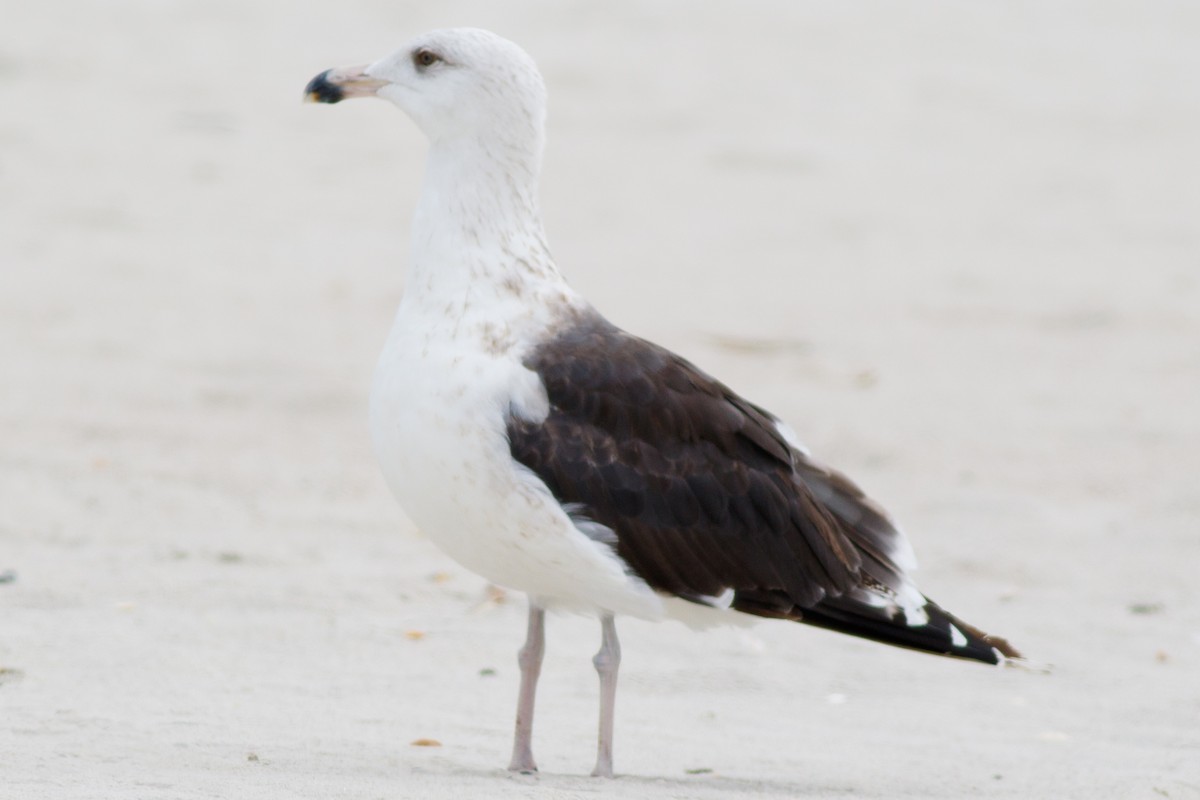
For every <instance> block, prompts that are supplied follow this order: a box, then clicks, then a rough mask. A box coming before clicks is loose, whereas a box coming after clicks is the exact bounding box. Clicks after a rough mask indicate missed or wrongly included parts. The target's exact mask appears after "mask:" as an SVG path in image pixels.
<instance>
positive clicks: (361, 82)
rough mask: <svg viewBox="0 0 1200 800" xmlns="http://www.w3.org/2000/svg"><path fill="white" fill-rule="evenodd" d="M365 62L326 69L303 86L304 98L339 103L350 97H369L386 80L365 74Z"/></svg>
mask: <svg viewBox="0 0 1200 800" xmlns="http://www.w3.org/2000/svg"><path fill="white" fill-rule="evenodd" d="M367 66H368V65H366V64H364V65H362V66H359V67H337V68H336V69H327V70H325V71H324V72H322V73H321V74H320V75H318V76H317V77H315V78H313V79H312V80H311V81H309V82H308V86H305V87H304V99H305V101H306V102H309V103H340V102H341V101H342V100H348V99H350V98H351V97H370V96H372V95H373V94H375V93H376V92H377V91H379V90H380V89H381V88H383V87H384V86H386V85H387V81H381V80H379V79H378V78H372V77H371V76H369V75H367Z"/></svg>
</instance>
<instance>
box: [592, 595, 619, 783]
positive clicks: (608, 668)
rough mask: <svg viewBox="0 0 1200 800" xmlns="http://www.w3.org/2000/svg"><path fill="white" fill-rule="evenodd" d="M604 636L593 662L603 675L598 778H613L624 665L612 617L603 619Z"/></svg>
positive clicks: (610, 615)
mask: <svg viewBox="0 0 1200 800" xmlns="http://www.w3.org/2000/svg"><path fill="white" fill-rule="evenodd" d="M600 627H601V630H602V631H603V636H602V639H601V642H600V652H598V653H596V656H595V658H593V659H592V663H593V664H595V665H596V672H598V673H599V674H600V746H599V749H598V750H597V752H596V768H595V769H594V770H592V775H593V776H594V777H597V778H611V777H612V776H613V711H614V708H613V707H614V706H615V705H616V702H617V667H619V666H621V643H620V642H618V641H617V625H616V623H615V622H613V617H612V614H605V615H604V616H603V617H601V618H600Z"/></svg>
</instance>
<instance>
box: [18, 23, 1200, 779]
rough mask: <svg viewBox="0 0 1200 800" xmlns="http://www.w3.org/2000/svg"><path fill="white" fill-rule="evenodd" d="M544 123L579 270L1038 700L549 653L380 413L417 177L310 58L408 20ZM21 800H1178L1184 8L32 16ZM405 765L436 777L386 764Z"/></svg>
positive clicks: (584, 635)
mask: <svg viewBox="0 0 1200 800" xmlns="http://www.w3.org/2000/svg"><path fill="white" fill-rule="evenodd" d="M459 24H473V25H479V26H483V27H488V28H492V29H494V30H496V31H497V32H499V33H501V34H503V35H506V36H508V37H509V38H512V39H514V40H516V41H517V42H519V43H520V44H522V45H523V46H524V47H525V48H526V49H527V50H529V51H530V52H531V53H532V54H533V55H534V57H535V58H536V59H537V60H538V61H539V63H540V64H541V67H542V69H543V72H544V73H545V76H546V80H547V83H548V85H549V89H550V94H551V110H550V120H549V136H550V139H549V148H548V152H547V158H546V168H545V180H544V192H543V205H544V208H545V213H546V218H547V227H548V232H549V235H550V239H551V244H552V246H553V247H554V250H555V253H556V255H557V257H558V260H559V263H560V265H561V266H562V268H563V269H564V271H565V272H566V273H567V274H568V277H569V278H570V279H571V280H572V281H573V283H574V284H575V285H576V286H577V287H578V288H580V289H581V290H582V291H583V292H584V293H585V294H587V295H588V296H590V297H591V298H592V299H593V301H594V302H595V303H596V305H597V306H598V307H599V308H600V309H601V310H603V311H605V312H606V313H607V314H608V315H610V316H611V317H612V318H613V319H614V320H615V321H617V322H618V323H620V324H622V325H624V326H625V327H627V328H630V329H632V330H634V331H636V332H638V333H640V334H642V335H645V336H648V337H651V338H653V339H656V340H658V341H660V342H662V343H664V344H666V345H668V346H671V347H673V348H675V349H677V350H679V351H681V352H683V353H684V354H685V355H687V356H689V357H690V358H691V359H693V360H694V361H696V362H698V363H699V364H700V365H701V366H703V367H705V368H706V369H708V370H709V371H711V372H714V373H716V374H717V375H719V376H720V377H722V378H723V379H724V380H725V381H726V382H728V383H730V384H731V385H733V386H734V387H735V388H736V389H738V390H739V391H741V392H743V393H745V394H747V395H749V396H750V397H751V398H753V399H755V400H756V401H757V402H759V403H761V404H763V405H766V406H767V407H769V408H771V409H772V410H774V411H775V412H776V413H778V414H780V415H781V416H783V417H784V418H785V419H787V420H788V421H790V422H791V424H792V425H793V426H794V427H795V428H796V429H797V431H798V432H799V434H800V436H801V437H802V438H803V439H804V440H805V441H806V442H807V443H808V444H809V446H810V447H811V448H812V449H813V450H814V451H815V452H816V453H817V454H819V455H820V456H821V457H822V458H824V459H825V460H827V461H829V462H831V463H834V464H837V465H839V466H841V467H842V468H843V469H845V470H846V471H847V472H849V474H851V475H852V476H854V477H855V478H856V479H857V480H859V482H860V483H862V484H863V485H864V486H865V487H867V488H868V490H869V491H870V492H871V493H872V494H873V495H874V496H875V497H877V498H878V499H879V500H881V501H882V502H883V503H884V504H885V505H886V506H888V507H889V508H890V509H891V510H892V512H893V513H894V514H895V515H896V516H897V517H898V518H899V520H900V521H901V522H902V523H903V524H904V526H905V527H906V529H907V530H908V532H909V535H910V537H911V538H912V539H913V541H914V544H915V546H916V549H917V552H918V555H919V556H920V558H921V563H922V571H921V573H920V579H921V583H922V587H923V588H924V589H925V591H926V593H927V594H929V595H930V596H932V597H934V598H935V599H937V600H939V601H940V602H941V603H943V604H944V605H946V606H947V607H948V608H951V609H953V610H954V611H955V612H956V613H958V614H960V615H961V616H963V617H964V618H965V619H968V620H970V621H972V622H974V623H976V624H978V625H980V626H982V627H984V628H985V629H988V630H991V631H994V632H996V633H999V634H1002V635H1005V636H1008V637H1010V638H1011V640H1012V641H1013V642H1014V643H1016V644H1018V645H1019V646H1020V647H1022V648H1023V649H1024V650H1025V651H1026V652H1027V653H1028V654H1029V655H1030V656H1032V657H1034V658H1036V659H1038V660H1040V661H1046V662H1052V663H1054V664H1055V665H1056V671H1055V673H1054V674H1053V675H1051V676H1040V675H1030V674H1021V673H1017V672H1015V671H998V670H992V669H987V668H984V667H981V666H976V665H973V664H963V663H955V662H950V661H944V660H939V659H935V658H930V657H926V656H921V655H918V654H913V653H908V652H902V651H896V650H892V649H889V648H885V647H882V646H878V645H872V644H869V643H864V642H860V641H856V640H852V639H849V638H845V637H838V636H835V635H831V634H827V633H824V632H821V631H816V630H811V629H807V628H804V627H802V626H798V625H788V624H783V623H776V624H771V623H764V624H761V625H758V626H756V627H754V628H751V629H750V630H748V631H741V630H719V631H714V632H711V633H706V634H696V633H693V632H691V631H688V630H687V629H685V628H682V627H679V626H676V625H661V626H653V625H648V624H643V623H638V622H631V621H625V622H623V623H621V624H620V630H621V634H622V641H623V645H624V652H625V660H624V663H623V664H622V676H621V690H620V693H619V695H618V716H617V740H616V751H617V752H616V757H617V762H616V763H617V769H618V771H619V772H620V773H621V777H620V778H619V779H618V780H617V781H616V782H615V783H613V784H608V783H604V782H596V781H593V780H590V779H587V778H585V777H582V776H584V775H586V773H587V771H588V770H590V768H591V765H592V760H593V753H594V737H595V732H594V728H595V714H596V680H595V674H594V672H593V670H592V666H591V663H590V657H591V655H592V653H593V652H594V650H595V648H596V646H597V644H598V641H599V632H598V626H596V625H595V623H594V622H593V621H590V620H587V619H585V618H576V617H564V618H553V619H552V620H551V622H550V630H549V653H548V657H547V663H546V667H545V670H544V673H543V679H542V684H541V694H540V703H539V708H538V719H537V727H536V732H535V736H536V740H535V745H536V749H535V751H536V753H537V756H538V759H539V761H540V764H541V767H542V770H543V774H542V775H541V776H540V778H539V779H537V780H529V779H526V780H522V779H516V780H514V779H510V778H509V777H507V774H506V773H505V772H504V771H503V767H504V766H505V764H506V763H507V757H508V749H509V746H510V734H511V725H512V714H513V709H514V703H515V697H516V689H517V669H516V664H515V651H516V649H517V647H518V646H519V644H520V640H521V638H522V636H523V631H524V627H523V626H524V602H523V599H522V598H520V597H519V596H509V597H508V598H507V599H506V600H504V601H502V602H494V601H490V600H488V597H487V595H486V593H485V586H484V584H483V582H482V581H481V580H479V579H477V578H476V577H474V576H472V575H471V574H469V573H466V572H465V571H463V570H461V569H459V568H458V567H456V566H455V565H454V564H452V563H451V562H449V561H448V560H447V559H446V558H444V557H443V556H441V555H440V554H439V553H438V552H437V551H436V550H435V549H434V548H433V547H432V546H431V545H430V544H429V543H428V542H427V541H425V540H424V539H423V538H422V537H421V536H420V534H419V533H418V532H417V531H415V530H413V528H412V526H411V525H410V524H409V523H408V522H407V521H406V520H405V519H404V517H403V515H402V513H401V511H400V510H399V509H398V508H397V507H396V505H395V504H394V502H393V501H392V499H391V497H390V496H389V495H388V493H387V491H386V489H385V487H384V485H383V483H382V480H381V478H380V477H379V475H378V473H377V471H376V467H375V464H374V461H373V458H372V456H371V454H370V452H369V445H368V440H367V434H366V425H365V408H366V392H367V388H368V384H369V380H370V375H371V371H372V368H373V365H374V360H375V357H376V355H377V352H378V348H379V347H380V345H381V343H382V340H383V337H384V334H385V332H386V329H387V327H388V325H389V323H390V320H391V316H392V313H393V309H394V307H395V305H396V303H397V301H398V298H399V296H400V293H401V291H402V283H403V277H404V270H405V255H406V252H407V229H408V217H409V214H410V212H411V209H412V206H413V203H414V201H415V198H416V193H417V187H418V180H419V176H420V171H421V166H422V161H423V157H424V150H425V148H424V143H423V141H422V140H421V139H420V137H419V135H418V133H417V132H416V130H415V128H414V127H413V126H412V125H411V124H410V123H409V122H408V120H406V119H405V118H404V117H403V116H402V115H401V114H400V113H399V112H398V111H396V110H395V109H394V108H392V107H390V106H388V105H387V104H385V103H382V102H375V103H372V102H355V103H348V104H345V105H341V106H337V107H323V106H322V107H317V106H304V105H301V103H300V95H301V89H302V87H303V86H304V84H305V83H306V82H307V80H308V79H309V78H310V77H312V76H313V75H314V74H316V73H317V72H319V71H320V70H322V69H324V68H326V67H329V66H334V65H338V64H347V63H360V62H363V61H370V60H373V59H375V58H377V57H379V56H381V55H383V54H385V53H387V52H389V51H391V50H392V49H394V48H395V47H397V46H398V45H399V44H401V43H402V42H403V41H405V40H406V39H407V38H408V37H410V36H412V35H414V34H417V33H420V32H422V31H424V30H426V29H429V28H432V27H441V26H447V25H459ZM0 109H3V111H2V112H0V114H2V116H0V369H2V370H3V372H2V378H3V383H2V391H0V575H3V574H4V573H5V571H6V570H11V571H12V572H13V573H14V575H10V576H9V577H15V580H12V581H9V582H3V583H0V797H3V798H5V800H8V798H12V800H24V799H25V798H209V797H212V798H343V797H345V798H417V797H420V798H461V797H480V798H492V797H533V798H558V797H564V798H570V797H585V796H586V797H592V796H600V795H609V796H622V797H648V798H724V797H739V798H751V797H804V798H846V797H855V798H858V797H868V798H962V797H968V796H977V797H988V798H992V797H995V798H1001V797H1003V798H1031V797H1033V798H1068V797H1069V798H1114V799H1115V798H1122V799H1125V798H1151V799H1152V800H1154V799H1156V798H1160V797H1168V798H1197V797H1200V588H1198V586H1197V580H1196V575H1197V570H1198V568H1200V486H1198V476H1200V413H1198V411H1197V409H1198V408H1200V8H1198V7H1197V6H1196V5H1195V4H1191V3H1186V2H1145V3H1135V2H1124V3H1117V2H1040V1H1034V0H1028V1H1024V2H1011V3H1003V4H999V3H997V4H984V3H924V4H894V3H861V4H858V3H855V4H850V3H843V2H835V1H834V0H823V1H822V2H809V3H794V2H784V1H783V0H775V1H774V2H767V1H765V0H763V1H762V2H754V3H732V2H724V3H689V2H684V1H683V0H675V1H673V2H665V1H663V0H654V2H632V1H631V0H626V1H625V2H612V3H604V4H600V3H584V2H563V3H550V2H544V3H503V4H500V3H484V2H481V1H480V2H444V3H405V2H398V1H392V2H381V1H380V0H349V1H348V2H339V3H325V4H315V3H310V4H304V5H303V6H302V5H300V4H284V3H272V2H267V0H238V2H233V0H180V1H179V2H151V1H150V0H144V1H143V2H134V1H132V0H105V2H83V0H64V2H59V3H53V4H52V3H25V4H20V3H9V4H8V7H7V8H6V11H5V14H4V25H3V26H2V27H0ZM423 737H424V738H432V739H436V740H438V741H440V742H441V745H442V746H441V747H436V748H435V747H415V746H412V745H410V742H412V741H414V740H416V739H419V738H423Z"/></svg>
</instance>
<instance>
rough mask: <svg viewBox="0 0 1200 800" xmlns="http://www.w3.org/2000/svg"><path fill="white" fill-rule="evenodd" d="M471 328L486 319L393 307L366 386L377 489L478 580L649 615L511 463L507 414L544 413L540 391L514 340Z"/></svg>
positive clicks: (653, 603)
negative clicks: (380, 477)
mask: <svg viewBox="0 0 1200 800" xmlns="http://www.w3.org/2000/svg"><path fill="white" fill-rule="evenodd" d="M485 329H486V330H485ZM481 332H484V333H487V334H488V335H492V336H494V334H495V330H494V326H483V327H481V326H478V325H477V326H475V327H472V325H471V324H470V321H469V320H465V319H463V318H459V319H458V320H456V322H455V323H453V324H451V323H449V322H448V321H447V320H446V319H445V318H444V317H442V318H434V317H433V316H426V315H423V314H421V313H419V312H415V311H413V310H411V309H405V308H404V307H403V306H402V308H401V311H400V313H399V314H398V315H397V318H396V322H395V324H394V326H393V328H392V332H391V334H390V335H389V337H388V341H387V344H386V346H385V347H384V351H383V354H382V355H381V357H380V360H379V365H378V368H377V370H376V373H375V380H374V385H373V387H372V390H371V403H370V425H371V438H372V442H373V444H374V447H375V452H376V456H377V457H378V459H379V462H380V465H381V467H382V469H383V473H384V477H385V478H386V480H387V482H388V485H389V486H390V487H391V489H392V491H393V492H394V493H395V495H396V497H397V498H398V499H399V501H400V504H401V506H402V507H403V508H404V510H405V512H406V513H407V514H408V515H409V517H410V518H411V519H412V520H413V522H415V523H416V525H417V527H418V528H420V529H421V531H422V532H423V533H425V535H427V536H428V537H429V538H430V539H431V540H432V541H433V542H434V543H435V544H437V545H438V546H439V547H440V548H442V549H443V550H444V551H445V552H446V553H447V554H448V555H450V556H451V557H452V558H454V559H455V560H456V561H458V562H459V563H461V564H462V565H463V566H465V567H467V568H468V569H470V570H472V571H473V572H476V573H478V574H480V575H482V576H483V577H485V578H487V579H488V580H489V581H492V582H494V583H496V584H499V585H502V586H506V587H509V588H512V589H516V590H519V591H522V592H526V593H528V594H530V595H531V596H533V597H535V598H537V599H538V600H539V601H540V602H542V603H544V604H548V605H551V606H555V605H559V606H567V607H573V608H577V609H580V610H606V611H610V612H615V613H625V614H632V615H635V616H639V617H644V618H651V619H655V618H658V617H659V616H661V612H662V609H661V601H660V599H659V598H658V596H657V595H656V594H655V593H654V592H652V591H651V590H650V589H649V588H648V587H647V586H646V585H645V583H644V582H642V581H641V580H640V579H637V578H630V577H629V576H628V575H627V574H626V572H625V570H624V569H623V565H622V564H621V562H620V561H619V560H618V559H617V558H616V557H615V556H614V555H613V554H612V552H611V550H610V549H609V548H608V547H607V546H606V545H602V544H599V543H597V542H595V541H593V540H592V539H590V538H588V537H587V536H585V535H584V534H583V533H581V532H580V531H579V530H578V529H577V528H576V527H575V525H574V524H573V523H572V522H571V520H570V518H569V517H568V516H567V515H566V513H565V512H564V511H563V509H562V507H561V506H560V505H559V503H558V502H557V501H556V500H555V499H554V497H553V496H552V495H551V494H550V492H549V490H548V489H547V488H546V486H545V484H544V483H543V482H542V481H541V480H540V479H539V478H538V477H537V476H536V475H534V474H533V473H532V472H530V471H529V470H527V469H525V468H524V467H522V466H520V465H519V464H517V463H516V462H514V461H513V459H512V457H511V454H510V451H509V445H508V439H507V435H506V433H505V425H506V421H507V418H508V415H509V414H510V413H518V414H520V415H521V416H524V417H526V418H529V419H532V420H535V421H540V420H541V419H544V418H545V416H546V414H547V412H548V407H547V401H546V394H545V389H544V388H543V386H542V384H541V380H540V379H539V378H538V376H537V375H536V374H535V373H533V372H531V371H530V370H528V369H527V368H526V367H525V366H524V365H523V364H522V363H521V361H520V352H521V350H522V348H521V347H519V346H509V347H489V346H487V345H486V344H485V343H484V342H483V341H482V340H481ZM521 333H522V334H526V333H528V332H527V331H522V332H521ZM522 338H524V337H522ZM510 344H511V343H510Z"/></svg>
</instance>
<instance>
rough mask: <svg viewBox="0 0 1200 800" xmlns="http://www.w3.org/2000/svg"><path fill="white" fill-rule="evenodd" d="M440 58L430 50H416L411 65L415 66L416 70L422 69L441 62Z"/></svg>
mask: <svg viewBox="0 0 1200 800" xmlns="http://www.w3.org/2000/svg"><path fill="white" fill-rule="evenodd" d="M441 60H442V57H441V56H439V55H438V54H437V53H435V52H433V51H432V50H418V51H417V52H415V53H413V63H414V64H416V65H417V69H424V68H425V67H428V66H432V65H433V64H436V63H437V62H439V61H441Z"/></svg>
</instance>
